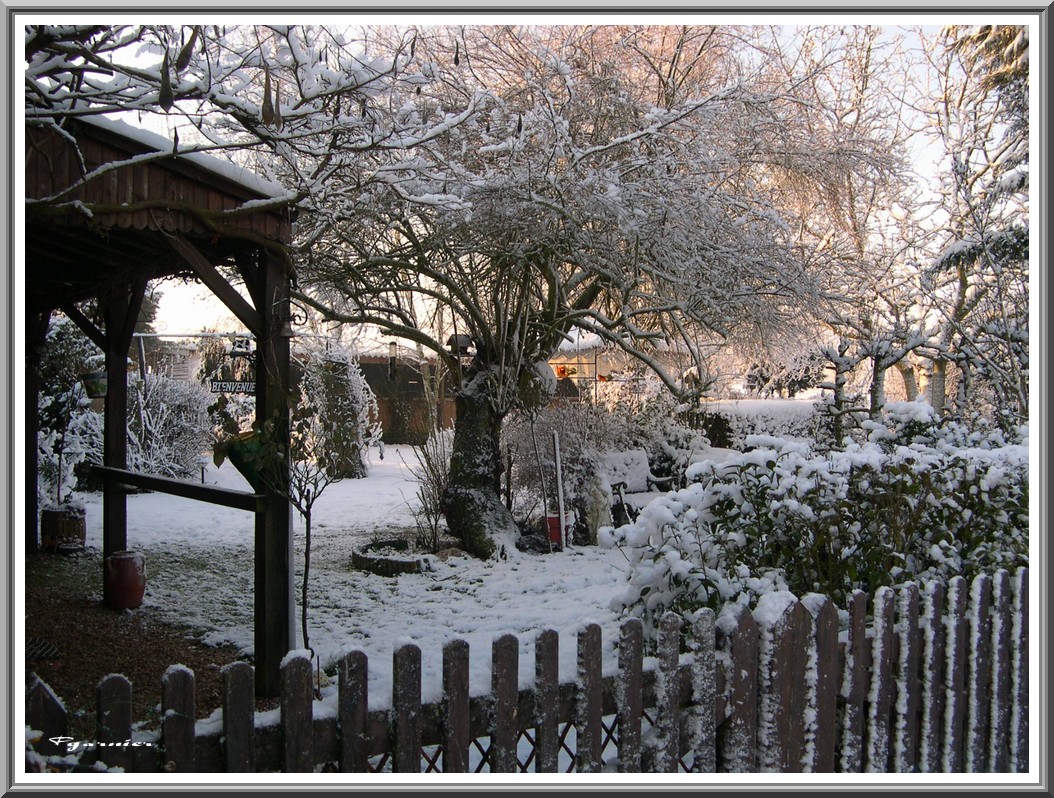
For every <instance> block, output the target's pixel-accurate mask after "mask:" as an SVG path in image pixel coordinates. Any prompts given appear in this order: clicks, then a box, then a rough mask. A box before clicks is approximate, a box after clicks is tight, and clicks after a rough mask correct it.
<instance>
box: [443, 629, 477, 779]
mask: <svg viewBox="0 0 1054 798" xmlns="http://www.w3.org/2000/svg"><path fill="white" fill-rule="evenodd" d="M468 666H469V646H468V643H467V642H465V641H464V640H451V641H450V642H449V643H447V644H446V645H445V646H443V706H444V716H443V719H444V726H445V729H444V733H445V736H444V739H443V772H444V773H467V772H468V747H469V744H470V742H471V736H470V734H469V729H470V721H471V718H470V717H469V667H468Z"/></svg>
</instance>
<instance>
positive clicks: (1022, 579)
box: [1010, 568, 1029, 773]
mask: <svg viewBox="0 0 1054 798" xmlns="http://www.w3.org/2000/svg"><path fill="white" fill-rule="evenodd" d="M1013 586H1014V588H1013V589H1014V600H1013V608H1014V609H1013V615H1014V629H1013V640H1012V642H1011V646H1012V647H1013V666H1012V668H1013V669H1012V672H1011V682H1012V687H1011V691H1012V693H1013V697H1014V701H1013V710H1012V712H1011V716H1010V765H1011V768H1010V769H1011V770H1012V771H1013V772H1014V773H1027V772H1028V642H1029V641H1028V569H1027V568H1021V569H1019V570H1018V572H1017V573H1016V574H1015V575H1014V581H1013Z"/></svg>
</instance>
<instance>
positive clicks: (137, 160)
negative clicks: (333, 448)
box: [25, 119, 295, 695]
mask: <svg viewBox="0 0 1054 798" xmlns="http://www.w3.org/2000/svg"><path fill="white" fill-rule="evenodd" d="M157 143H158V142H157V141H156V139H152V138H151V137H150V135H149V134H140V132H139V131H136V130H135V129H133V128H130V127H128V126H124V125H120V124H117V123H111V122H102V121H89V120H84V121H78V120H73V119H70V120H68V122H67V123H66V124H65V125H64V126H63V129H62V130H61V131H59V130H57V129H41V128H38V127H30V126H27V127H26V157H25V164H26V226H25V252H26V256H25V257H26V262H25V275H26V277H25V303H26V391H25V402H26V510H27V511H26V518H27V524H26V550H27V552H32V551H36V550H37V548H38V545H39V544H38V536H39V528H38V509H39V508H38V507H37V494H36V481H37V480H36V477H37V467H38V466H37V454H36V437H37V426H38V420H37V414H36V407H37V395H38V391H39V377H38V374H37V367H38V365H39V353H40V347H41V345H42V344H43V342H44V337H45V334H46V331H47V327H48V322H49V318H50V316H51V314H52V313H53V312H54V311H56V310H59V311H61V312H63V313H64V314H66V315H67V316H68V317H69V318H70V319H71V320H73V321H74V322H75V323H76V324H77V325H78V326H79V327H80V329H81V330H83V331H84V333H85V334H86V335H87V336H88V337H89V338H90V339H91V340H92V341H93V342H94V343H95V344H96V345H97V346H98V347H99V349H101V350H102V351H103V353H105V362H106V372H107V377H108V385H109V388H108V391H107V394H106V398H105V422H104V432H103V437H104V463H103V468H102V469H100V473H101V474H102V475H103V477H104V485H105V488H104V496H103V557H104V561H105V558H106V557H108V556H110V555H111V554H112V553H114V552H117V551H123V550H126V549H128V547H129V543H130V542H131V543H132V544H133V545H134V533H133V540H132V541H129V539H128V527H127V506H126V492H127V486H129V485H134V486H139V487H145V488H149V489H151V490H157V491H164V492H168V493H174V494H177V495H181V496H185V497H187V498H190V499H197V500H201V501H207V502H212V503H217V504H224V505H227V506H232V507H239V508H241V509H244V510H246V511H248V512H251V513H253V514H254V516H255V548H254V550H255V555H254V559H255V566H254V567H255V579H254V585H255V649H256V651H255V657H256V691H257V693H258V694H259V695H276V694H277V692H278V687H279V666H280V663H281V660H282V658H283V657H284V656H285V655H286V653H287V652H288V651H289V649H290V648H291V644H292V641H293V640H294V639H295V635H294V631H293V624H294V620H293V618H294V613H293V611H292V609H293V607H292V600H291V595H292V591H291V582H290V551H291V545H290V521H291V510H290V505H289V502H288V500H287V499H286V498H284V497H283V496H282V495H281V494H280V493H279V492H277V491H275V490H272V489H269V488H260V489H259V490H258V491H256V492H245V491H232V490H224V489H219V488H214V487H207V486H204V485H195V484H194V483H191V482H183V481H178V480H171V479H165V478H161V477H156V476H151V475H145V474H135V473H132V472H130V471H128V469H127V432H126V415H127V406H128V388H127V359H128V352H129V348H130V345H131V341H132V334H133V331H134V327H135V323H136V320H137V318H138V315H139V311H140V307H141V305H142V301H143V296H144V292H145V289H146V286H147V283H148V282H149V281H151V280H155V279H158V278H162V277H171V276H183V277H192V278H196V279H198V280H200V281H201V282H203V283H204V284H205V285H206V286H208V288H209V289H210V290H211V291H212V292H213V293H214V294H215V295H216V296H217V297H218V298H219V299H220V300H222V301H223V303H224V304H225V305H226V306H227V307H228V308H229V309H230V310H231V311H232V312H233V313H234V314H235V315H236V316H237V317H238V319H240V320H241V322H242V323H244V324H245V326H246V327H247V328H248V329H249V331H250V332H251V333H252V335H253V336H254V337H255V338H256V341H257V355H256V417H257V420H258V421H267V422H269V426H271V425H273V430H274V434H275V435H276V437H277V439H278V441H279V442H280V443H285V444H286V445H288V436H289V407H288V403H287V392H288V390H289V386H290V371H289V345H290V337H291V336H292V330H291V328H290V326H289V322H290V313H289V290H290V283H291V279H292V271H291V265H290V262H289V257H288V250H287V247H288V244H289V240H290V236H291V227H292V222H293V212H292V210H291V208H290V207H288V203H283V202H282V201H281V200H280V197H276V196H274V195H275V194H276V192H270V193H269V192H268V191H267V189H266V186H264V185H263V182H262V181H259V180H257V179H255V178H254V177H253V176H252V175H251V174H248V173H246V174H245V175H239V174H238V173H237V171H236V170H234V169H233V168H232V167H230V166H229V165H228V164H226V162H220V161H218V160H217V159H208V158H204V157H202V156H200V155H199V156H193V157H191V156H186V155H183V156H177V155H173V154H172V153H171V152H170V151H166V150H165V149H164V148H159V147H158V146H157ZM169 149H170V148H169ZM225 274H227V275H231V276H232V277H233V276H237V278H240V279H241V281H243V282H244V285H245V287H246V289H247V293H248V294H249V296H250V301H247V300H246V299H245V298H243V296H242V294H241V293H239V291H237V290H236V289H235V288H234V287H233V285H232V284H231V282H230V281H229V279H228V278H227V277H226V276H224V275H225ZM86 300H94V302H93V303H92V304H93V305H94V307H95V312H94V313H93V314H92V316H93V317H92V318H89V317H88V316H87V315H86V314H85V313H84V312H83V311H82V310H81V309H80V307H83V306H80V307H79V303H83V302H85V301H86ZM277 477H278V479H277V480H275V483H276V484H280V483H281V477H282V475H281V473H278V474H277ZM173 523H178V521H177V520H175V519H173ZM103 582H104V585H103V593H104V596H103V598H104V601H106V602H107V603H109V601H110V595H109V586H108V585H107V584H106V579H105V578H104V579H103Z"/></svg>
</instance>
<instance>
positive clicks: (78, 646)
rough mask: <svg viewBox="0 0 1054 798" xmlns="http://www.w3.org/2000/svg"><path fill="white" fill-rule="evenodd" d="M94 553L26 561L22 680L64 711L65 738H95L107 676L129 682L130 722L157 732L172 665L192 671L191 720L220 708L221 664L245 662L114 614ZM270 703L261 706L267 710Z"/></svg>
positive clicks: (126, 613)
mask: <svg viewBox="0 0 1054 798" xmlns="http://www.w3.org/2000/svg"><path fill="white" fill-rule="evenodd" d="M102 573H103V569H102V555H101V553H100V552H99V551H98V550H94V549H88V550H86V551H84V552H83V553H78V554H69V555H56V554H35V555H30V556H28V557H27V558H26V596H25V599H26V601H25V618H26V627H25V628H26V652H25V657H26V674H27V678H28V676H29V675H30V674H31V673H36V674H37V676H39V677H40V678H41V679H42V680H43V681H44V682H46V683H47V684H48V685H49V686H50V687H51V689H52V690H53V691H54V692H55V693H56V695H58V696H59V697H60V698H61V699H62V700H63V702H64V704H65V705H66V709H67V712H68V717H69V724H70V735H71V736H73V737H76V738H78V739H83V740H93V739H95V714H96V688H97V686H98V684H99V681H100V680H101V679H102V678H103V677H105V676H107V675H109V674H112V673H119V674H122V675H123V676H125V677H126V678H127V679H128V680H129V681H130V682H131V683H132V722H133V724H139V725H140V727H141V728H146V729H157V728H159V727H160V722H159V714H160V705H161V677H162V675H163V674H164V672H165V670H166V669H167V668H168V667H169V666H170V665H173V664H179V665H185V666H186V667H188V668H190V669H191V670H192V671H194V676H195V685H196V706H197V713H196V714H197V717H198V718H204V717H208V716H209V715H210V714H211V713H212V712H213V711H214V710H215V709H217V708H219V707H220V706H221V705H222V695H223V676H222V673H221V669H222V668H223V666H224V665H226V664H228V663H231V662H237V661H239V660H246V659H248V658H247V657H245V656H244V655H242V654H240V653H239V652H238V650H237V649H235V648H233V647H231V646H209V645H205V644H204V643H202V642H201V641H200V640H199V639H198V637H197V636H196V635H195V633H194V632H193V631H192V630H190V629H187V628H181V627H178V626H173V625H172V624H169V623H166V622H164V621H161V620H160V619H158V618H157V617H156V615H155V614H154V613H153V612H152V611H151V610H150V608H149V607H140V608H139V609H135V610H123V611H115V610H111V609H109V608H108V607H106V606H104V605H103V603H102ZM274 706H277V702H276V701H260V702H258V706H257V709H258V710H264V709H271V708H273V707H274Z"/></svg>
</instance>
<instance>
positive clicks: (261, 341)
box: [246, 250, 294, 696]
mask: <svg viewBox="0 0 1054 798" xmlns="http://www.w3.org/2000/svg"><path fill="white" fill-rule="evenodd" d="M247 276H253V277H255V280H248V279H247V280H246V283H247V285H249V287H250V292H251V293H252V295H253V297H254V299H255V300H256V306H257V310H258V312H259V315H260V316H261V330H260V335H259V336H258V338H257V342H256V421H257V424H258V425H261V426H264V425H266V427H267V432H268V434H270V435H272V436H273V440H274V442H275V443H276V444H277V445H278V446H279V447H281V448H284V449H286V450H288V447H289V391H290V389H291V385H290V370H289V340H290V335H291V332H290V331H289V329H288V326H287V325H288V318H289V278H288V275H287V273H286V269H285V263H284V261H283V260H282V259H280V258H279V257H278V256H276V255H274V254H273V253H270V252H268V251H267V250H262V251H261V254H260V263H259V265H258V267H257V269H256V273H255V275H247ZM267 482H268V484H267V485H266V486H265V488H264V490H263V491H262V492H263V493H264V495H265V497H266V498H265V499H264V511H263V512H262V513H258V514H257V515H256V548H255V597H256V602H255V616H256V623H255V645H256V692H257V694H258V695H260V696H274V695H277V693H278V686H279V667H280V665H281V662H282V658H283V657H284V656H285V655H286V653H287V652H288V651H289V649H290V647H291V645H292V641H293V639H294V632H293V625H294V618H293V597H292V589H293V585H292V578H291V575H290V570H291V565H292V563H291V562H290V559H291V536H290V534H289V530H290V526H291V514H292V510H291V508H290V504H289V500H288V499H287V498H286V496H284V495H283V492H282V491H281V490H279V489H277V486H283V487H284V486H287V485H288V484H289V466H288V463H287V462H285V461H283V462H281V463H272V464H269V473H268V478H267Z"/></svg>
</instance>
